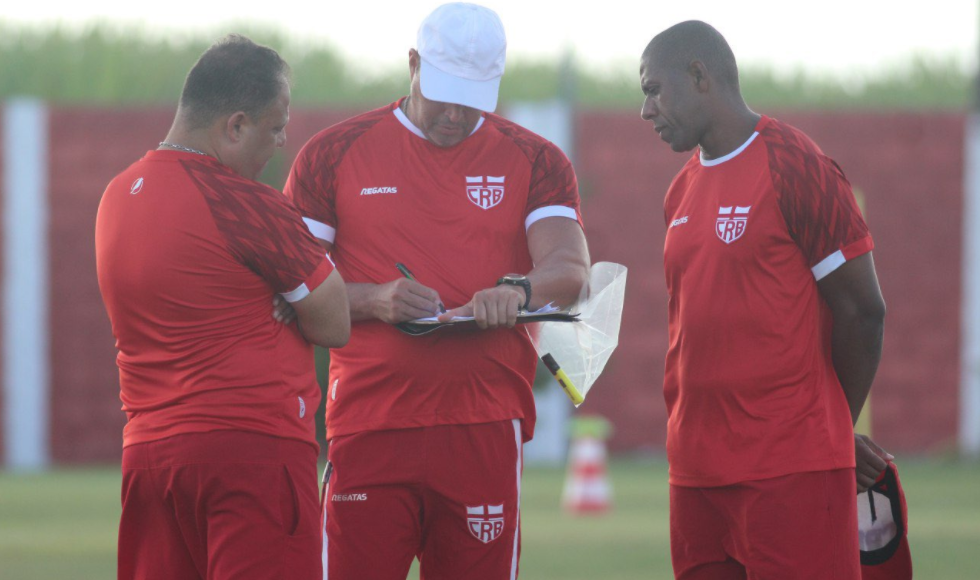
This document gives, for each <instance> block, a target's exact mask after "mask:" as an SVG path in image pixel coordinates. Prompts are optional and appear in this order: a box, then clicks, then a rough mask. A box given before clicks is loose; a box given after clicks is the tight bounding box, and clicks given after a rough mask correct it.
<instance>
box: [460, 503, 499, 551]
mask: <svg viewBox="0 0 980 580" xmlns="http://www.w3.org/2000/svg"><path fill="white" fill-rule="evenodd" d="M466 527H467V528H469V530H470V533H471V534H473V537H474V538H476V539H477V540H480V541H481V542H483V543H484V544H489V543H490V542H492V541H494V540H496V539H497V538H499V537H500V534H502V533H503V532H504V506H503V504H501V505H488V506H482V505H478V506H476V507H470V506H466Z"/></svg>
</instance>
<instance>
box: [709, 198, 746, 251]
mask: <svg viewBox="0 0 980 580" xmlns="http://www.w3.org/2000/svg"><path fill="white" fill-rule="evenodd" d="M750 209H752V206H747V207H742V206H739V205H736V206H735V207H719V208H718V220H717V221H716V222H715V233H716V234H718V239H720V240H721V241H723V242H725V243H726V244H730V243H732V242H734V241H735V240H737V239H739V238H741V237H742V234H744V233H745V226H746V224H747V223H748V221H749V210H750Z"/></svg>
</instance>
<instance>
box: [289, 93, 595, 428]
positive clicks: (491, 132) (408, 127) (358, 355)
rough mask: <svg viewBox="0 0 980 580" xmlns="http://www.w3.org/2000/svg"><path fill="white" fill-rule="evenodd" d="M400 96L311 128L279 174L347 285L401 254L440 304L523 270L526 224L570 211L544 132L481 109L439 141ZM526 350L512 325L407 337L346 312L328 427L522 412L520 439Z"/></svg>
mask: <svg viewBox="0 0 980 580" xmlns="http://www.w3.org/2000/svg"><path fill="white" fill-rule="evenodd" d="M398 105H399V103H392V104H391V105H388V106H386V107H382V108H380V109H377V110H375V111H371V112H368V113H365V114H363V115H360V116H357V117H354V118H352V119H348V120H347V121H344V122H342V123H339V124H337V125H335V126H333V127H330V128H328V129H326V130H324V131H321V132H320V133H319V134H317V135H316V136H314V137H313V138H312V139H311V140H310V141H309V142H308V143H307V144H306V145H305V146H304V147H303V150H302V151H301V152H300V154H299V156H298V157H297V159H296V161H295V163H294V164H293V168H292V171H291V173H290V176H289V180H288V181H287V183H286V189H285V191H286V194H287V195H289V196H290V197H291V198H292V199H293V201H294V202H295V203H296V206H297V207H298V208H299V209H300V211H301V212H302V213H303V216H304V220H305V221H306V223H307V225H308V226H309V227H310V230H311V232H313V234H314V235H315V236H316V237H318V238H320V239H322V240H325V241H327V242H330V243H332V244H333V249H332V255H333V258H334V260H335V261H336V263H337V268H338V269H339V270H340V272H341V274H343V276H344V280H345V281H346V282H348V283H358V282H360V283H373V284H383V283H387V282H390V281H392V280H394V279H396V278H398V277H400V276H401V274H400V273H399V272H398V270H396V269H395V263H396V262H401V263H403V264H405V265H406V266H407V267H408V268H409V269H410V270H411V271H412V273H413V274H414V275H415V278H416V279H417V280H418V281H419V282H420V283H421V284H424V285H426V286H429V287H431V288H433V289H435V290H436V291H437V292H439V296H440V297H441V298H442V300H443V302H444V304H445V306H446V308H447V309H451V308H454V307H458V306H461V305H463V304H465V303H467V302H469V300H470V299H471V298H472V297H473V294H474V293H475V292H477V291H478V290H481V289H483V288H489V287H492V286H493V285H494V284H495V283H496V281H497V279H498V278H499V277H500V276H501V275H503V274H506V273H510V272H515V273H526V272H528V271H530V270H531V268H532V266H533V265H532V263H531V256H530V254H529V251H528V245H527V235H526V229H527V228H528V227H530V225H531V224H532V223H534V222H535V221H537V220H538V219H541V218H544V217H549V216H563V217H566V218H571V219H576V220H580V218H579V214H578V208H579V197H578V185H577V181H576V179H575V173H574V171H573V170H572V167H571V164H570V163H569V161H568V159H567V158H566V157H565V155H564V154H563V153H562V152H561V151H560V150H559V149H558V148H557V147H556V146H555V145H553V144H552V143H550V142H548V141H546V140H545V139H543V138H542V137H539V136H538V135H535V134H534V133H531V132H530V131H528V130H526V129H524V128H522V127H520V126H518V125H516V124H514V123H511V122H509V121H507V120H505V119H503V118H501V117H498V116H496V115H492V114H486V115H484V116H483V117H482V118H481V120H480V122H479V124H478V125H477V127H476V128H475V130H474V132H473V133H472V134H471V135H469V136H468V137H467V138H466V139H464V140H463V141H462V142H460V143H459V144H458V145H456V146H454V147H450V148H440V147H438V146H436V145H433V144H432V143H431V142H429V141H428V140H427V139H426V138H425V137H424V135H423V134H422V133H421V132H420V131H419V129H418V128H416V127H415V126H414V125H413V124H412V123H411V122H410V121H409V120H408V118H407V117H406V116H405V115H404V114H403V113H402V111H401V110H400V109H399V108H398ZM580 223H581V222H580ZM536 358H537V357H536V355H535V352H534V348H533V346H532V344H531V342H530V339H529V338H528V336H527V334H526V332H525V330H524V328H522V327H520V326H518V327H516V328H513V329H496V330H491V331H480V330H475V329H470V330H464V329H456V328H443V329H440V330H438V331H436V332H433V333H431V334H428V335H424V336H408V335H406V334H403V333H402V332H401V331H399V330H398V329H397V328H395V327H394V326H392V325H389V324H386V323H384V322H381V321H378V320H373V321H365V322H356V323H354V324H353V325H352V328H351V338H350V342H349V343H348V344H347V346H345V347H344V348H341V349H332V350H331V354H330V385H329V393H328V397H327V436H328V437H335V436H338V435H347V434H350V433H355V432H358V431H366V430H383V429H401V428H409V427H421V426H431V425H446V424H473V423H485V422H490V421H500V420H506V419H514V418H521V419H523V425H524V437H525V439H530V438H531V436H532V435H533V432H534V420H535V410H534V399H533V397H532V395H531V383H532V381H533V380H534V371H535V366H536Z"/></svg>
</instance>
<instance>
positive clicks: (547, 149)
mask: <svg viewBox="0 0 980 580" xmlns="http://www.w3.org/2000/svg"><path fill="white" fill-rule="evenodd" d="M525 216H526V217H525V220H524V229H527V228H529V227H531V224H533V223H534V222H536V221H538V220H540V219H543V218H546V217H552V216H561V217H567V218H570V219H573V220H576V221H577V222H578V223H579V224H580V225H581V223H582V216H581V213H580V211H579V195H578V179H577V178H576V177H575V170H574V169H572V164H571V162H570V161H569V160H568V157H566V156H565V154H564V153H562V151H561V149H559V148H558V147H557V146H556V145H554V144H553V143H550V142H549V143H546V144H545V145H544V146H543V147H541V149H540V150H539V151H538V154H537V156H536V157H535V159H534V163H533V165H532V167H531V183H530V191H529V194H528V199H527V209H526V212H525Z"/></svg>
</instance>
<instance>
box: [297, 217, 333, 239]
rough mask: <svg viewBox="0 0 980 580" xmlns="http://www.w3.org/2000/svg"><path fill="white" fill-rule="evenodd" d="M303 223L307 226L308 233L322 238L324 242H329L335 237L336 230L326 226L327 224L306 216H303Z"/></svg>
mask: <svg viewBox="0 0 980 580" xmlns="http://www.w3.org/2000/svg"><path fill="white" fill-rule="evenodd" d="M303 223H305V224H306V227H307V228H309V230H310V233H311V234H313V237H315V238H317V239H320V240H323V241H325V242H330V243H331V244H332V243H333V241H334V240H335V239H336V238H337V230H336V229H335V228H332V227H330V226H328V225H327V224H324V223H320V222H318V221H316V220H314V219H310V218H308V217H304V218H303Z"/></svg>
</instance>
